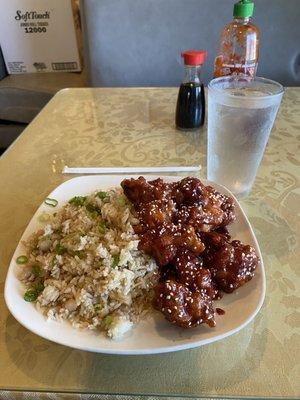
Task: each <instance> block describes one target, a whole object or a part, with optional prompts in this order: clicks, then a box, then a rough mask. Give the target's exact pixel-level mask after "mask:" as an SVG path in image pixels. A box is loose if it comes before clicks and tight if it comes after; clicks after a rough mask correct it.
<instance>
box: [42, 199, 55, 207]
mask: <svg viewBox="0 0 300 400" xmlns="http://www.w3.org/2000/svg"><path fill="white" fill-rule="evenodd" d="M44 203H45V204H47V206H51V207H56V206H57V204H58V201H57V200H56V199H50V198H49V197H47V199H46V200H45V201H44Z"/></svg>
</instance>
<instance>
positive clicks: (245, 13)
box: [233, 0, 254, 18]
mask: <svg viewBox="0 0 300 400" xmlns="http://www.w3.org/2000/svg"><path fill="white" fill-rule="evenodd" d="M253 10H254V3H253V2H252V1H251V0H240V1H239V2H237V3H235V5H234V7H233V16H234V17H242V18H247V17H252V15H253Z"/></svg>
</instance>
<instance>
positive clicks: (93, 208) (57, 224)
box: [19, 188, 158, 339]
mask: <svg viewBox="0 0 300 400" xmlns="http://www.w3.org/2000/svg"><path fill="white" fill-rule="evenodd" d="M131 210H132V208H131V205H130V204H129V202H128V201H127V199H126V197H125V196H124V194H123V192H122V190H121V189H119V188H118V189H113V190H109V191H107V192H106V196H105V198H103V193H102V195H101V196H98V195H97V193H93V194H92V195H89V196H87V197H86V198H85V200H83V204H81V205H79V204H70V203H67V204H66V205H64V206H63V207H62V208H61V209H60V210H58V212H57V213H55V214H54V215H53V216H52V217H51V218H50V219H49V220H47V224H46V225H44V227H43V228H42V229H40V230H39V231H37V232H35V233H34V234H33V235H32V236H31V237H30V238H29V239H28V240H27V241H26V242H25V243H24V244H25V247H26V249H27V251H26V255H27V257H28V262H27V263H26V265H22V266H19V279H21V280H22V281H23V282H24V283H25V285H26V286H27V288H28V289H33V290H38V292H37V293H38V297H37V299H36V301H35V305H36V308H37V309H38V310H39V311H40V312H42V313H43V314H44V315H45V317H46V318H47V319H52V320H57V321H61V320H68V321H69V322H70V323H71V324H72V325H73V326H74V327H76V328H86V329H99V330H101V331H104V332H105V333H106V334H107V335H108V337H110V338H113V339H119V338H121V337H122V336H123V334H124V333H125V332H127V331H128V330H130V329H131V328H132V327H133V325H134V323H136V322H138V321H139V320H140V319H141V318H144V317H145V315H146V314H147V312H148V311H149V310H150V309H151V298H152V288H153V287H154V285H155V284H156V283H157V276H158V275H157V265H156V263H155V261H154V260H153V259H152V258H151V257H149V256H148V255H146V254H145V253H143V252H142V251H139V250H138V243H139V240H138V237H137V235H135V233H134V229H133V225H134V224H136V223H137V222H138V221H137V219H136V218H135V217H134V215H133V214H132V211H131ZM36 288H39V289H36Z"/></svg>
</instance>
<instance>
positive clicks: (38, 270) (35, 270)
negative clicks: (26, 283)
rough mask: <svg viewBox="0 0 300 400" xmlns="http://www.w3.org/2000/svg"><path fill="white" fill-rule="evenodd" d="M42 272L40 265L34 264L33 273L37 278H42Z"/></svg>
mask: <svg viewBox="0 0 300 400" xmlns="http://www.w3.org/2000/svg"><path fill="white" fill-rule="evenodd" d="M41 272H42V269H41V267H40V266H39V265H38V264H34V265H33V266H32V273H33V275H34V276H35V277H36V278H38V277H40V276H41Z"/></svg>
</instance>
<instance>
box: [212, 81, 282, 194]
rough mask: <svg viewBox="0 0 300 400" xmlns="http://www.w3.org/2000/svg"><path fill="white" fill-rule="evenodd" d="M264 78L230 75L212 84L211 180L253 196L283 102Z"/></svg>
mask: <svg viewBox="0 0 300 400" xmlns="http://www.w3.org/2000/svg"><path fill="white" fill-rule="evenodd" d="M282 95H283V87H282V85H280V84H279V83H277V82H274V81H271V80H269V79H264V78H258V77H256V78H253V79H249V78H248V77H244V76H235V77H233V76H226V77H221V78H217V79H213V80H212V81H211V82H210V83H209V84H208V144H207V178H208V179H209V180H211V181H214V182H217V183H220V184H222V185H224V186H226V187H227V188H228V189H229V190H231V191H232V193H233V194H235V195H236V196H238V197H244V196H246V195H247V194H249V192H250V190H251V188H252V185H253V183H254V180H255V176H256V173H257V169H258V167H259V164H260V162H261V159H262V157H263V154H264V150H265V147H266V144H267V142H268V138H269V135H270V132H271V129H272V127H273V124H274V121H275V118H276V114H277V111H278V108H279V105H280V102H281V99H282Z"/></svg>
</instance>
